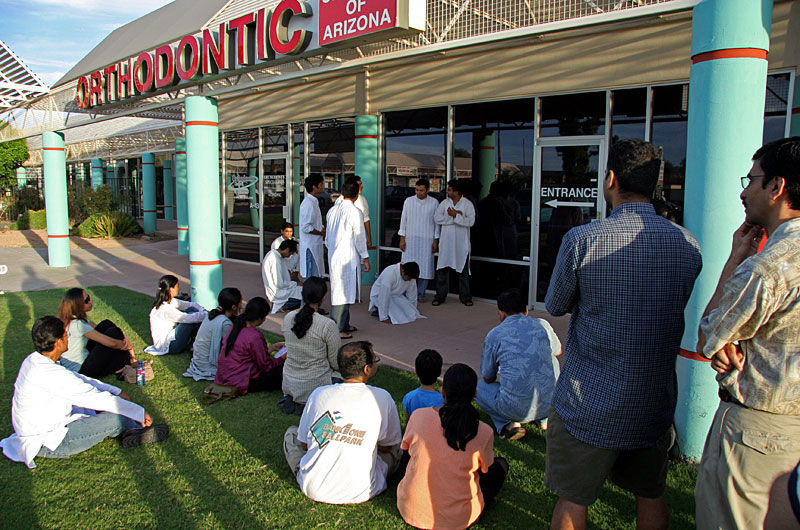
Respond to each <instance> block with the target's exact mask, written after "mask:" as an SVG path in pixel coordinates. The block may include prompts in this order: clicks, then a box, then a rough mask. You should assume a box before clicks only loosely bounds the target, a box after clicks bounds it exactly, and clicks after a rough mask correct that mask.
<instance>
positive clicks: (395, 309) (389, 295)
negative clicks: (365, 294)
mask: <svg viewBox="0 0 800 530" xmlns="http://www.w3.org/2000/svg"><path fill="white" fill-rule="evenodd" d="M418 276H419V266H418V265H417V264H416V263H414V262H413V261H411V262H408V263H402V264H401V263H395V264H394V265H389V266H388V267H386V268H385V269H383V272H382V273H381V274H380V276H378V279H377V280H375V283H374V284H373V285H372V290H370V292H369V310H370V311H371V312H372V315H373V316H377V317H378V319H379V320H380V321H381V322H383V321H387V320H388V321H389V322H391V323H392V324H408V323H409V322H414V321H415V320H417V319H418V318H425V317H424V316H422V315H420V314H419V311H418V310H417V285H416V283H415V282H414V280H415V279H417V277H418Z"/></svg>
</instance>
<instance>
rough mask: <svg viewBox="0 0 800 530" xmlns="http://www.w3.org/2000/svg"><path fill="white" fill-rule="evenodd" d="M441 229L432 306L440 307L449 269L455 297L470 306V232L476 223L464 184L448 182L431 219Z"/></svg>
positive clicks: (459, 181) (444, 295)
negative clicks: (455, 278)
mask: <svg viewBox="0 0 800 530" xmlns="http://www.w3.org/2000/svg"><path fill="white" fill-rule="evenodd" d="M433 220H434V221H436V224H438V225H439V226H440V227H441V234H440V236H439V261H438V263H437V265H436V297H435V298H434V299H433V305H440V304H443V303H444V301H445V299H446V298H447V292H448V291H449V287H450V270H451V269H452V270H454V271H455V272H456V273H457V274H458V298H459V300H461V303H462V304H464V305H466V306H471V305H472V293H471V292H470V288H469V251H470V242H469V229H470V227H471V226H472V225H474V224H475V207H474V206H473V205H472V203H471V202H469V199H465V198H464V183H463V182H462V181H461V180H454V181H451V182H448V183H447V198H446V199H445V200H443V201H442V202H441V204H439V206H438V207H437V208H436V213H435V214H434V216H433Z"/></svg>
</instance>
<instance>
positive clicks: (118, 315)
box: [0, 287, 696, 530]
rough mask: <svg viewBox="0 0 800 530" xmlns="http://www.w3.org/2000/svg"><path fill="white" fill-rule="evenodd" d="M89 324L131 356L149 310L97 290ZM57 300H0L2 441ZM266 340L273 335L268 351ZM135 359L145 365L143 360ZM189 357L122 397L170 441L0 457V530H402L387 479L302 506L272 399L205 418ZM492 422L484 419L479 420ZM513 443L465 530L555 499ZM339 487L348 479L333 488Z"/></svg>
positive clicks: (606, 518)
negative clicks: (36, 336)
mask: <svg viewBox="0 0 800 530" xmlns="http://www.w3.org/2000/svg"><path fill="white" fill-rule="evenodd" d="M87 291H88V292H89V293H90V294H91V295H92V299H93V300H94V310H93V311H92V313H91V315H90V317H91V318H92V320H94V321H95V322H99V321H101V320H103V319H104V318H110V319H111V320H113V321H114V322H116V323H117V324H118V325H119V326H120V327H121V328H122V329H123V331H124V332H125V334H126V335H127V336H128V337H129V338H130V339H131V341H132V342H133V344H134V346H135V348H136V349H137V351H142V349H143V348H144V347H145V346H146V345H147V344H149V343H150V333H149V324H148V318H147V315H148V311H149V309H150V304H151V303H152V299H151V298H150V297H148V296H145V295H142V294H139V293H134V292H132V291H128V290H126V289H121V288H117V287H94V288H89V289H87ZM62 293H63V291H62V290H57V291H55V290H54V291H41V292H29V293H7V294H5V295H2V296H1V297H0V323H2V324H0V344H2V349H1V353H0V366H1V367H2V369H1V370H0V377H1V378H2V382H0V438H3V437H6V436H8V435H10V434H11V433H12V432H13V428H12V426H11V397H12V394H13V391H14V388H13V385H14V380H15V379H16V375H17V370H18V369H19V365H20V363H21V362H22V360H23V359H24V358H25V356H27V355H28V354H29V353H30V352H31V351H32V350H33V344H32V342H31V338H30V328H31V325H32V324H33V322H34V320H35V319H36V318H38V317H41V316H44V315H48V314H55V312H56V309H57V306H58V302H59V300H60V298H61V295H62ZM274 340H277V337H270V342H273V341H274ZM140 357H141V358H147V357H148V356H147V355H146V354H141V356H140ZM188 364H189V355H188V354H179V355H173V356H164V357H157V358H155V359H154V361H153V369H154V371H155V379H154V380H153V381H151V382H150V383H148V385H147V386H146V387H144V388H140V387H137V386H135V385H129V384H126V383H124V382H120V383H117V382H115V380H113V379H112V378H109V379H108V381H109V382H111V383H112V384H116V385H118V386H121V387H122V388H123V390H124V391H125V392H127V393H128V394H130V396H131V397H132V398H133V400H134V401H135V402H137V403H139V404H141V405H142V406H144V407H145V409H146V410H147V411H148V412H150V414H151V415H153V417H154V418H155V419H156V421H160V422H166V423H168V424H169V425H170V428H171V434H170V437H169V439H168V440H167V441H166V442H164V443H161V444H152V445H147V446H144V447H139V448H135V449H128V450H123V449H122V448H121V446H120V445H119V442H118V441H117V440H106V441H104V442H103V443H101V444H100V445H98V446H96V447H94V448H92V449H90V450H89V451H87V452H85V453H83V454H80V455H76V456H74V457H71V458H69V459H66V460H51V459H44V458H37V460H36V463H37V468H36V469H34V470H29V469H27V468H26V467H25V465H24V464H21V463H15V462H11V461H10V460H8V459H6V458H4V457H0V488H1V489H0V491H2V494H0V498H1V499H2V500H0V528H5V529H14V530H16V529H27V528H64V529H72V528H90V529H99V528H159V529H167V528H181V529H192V528H197V529H206V528H244V529H251V528H313V527H339V528H347V529H351V528H379V529H384V528H405V527H406V526H405V524H404V522H403V520H402V519H401V518H400V516H399V514H398V512H397V509H396V507H395V501H396V497H395V491H396V487H397V482H398V481H397V479H394V480H390V482H389V489H388V490H387V491H386V492H384V493H383V494H381V495H379V496H378V497H377V498H375V499H373V500H372V501H370V502H367V503H365V504H361V505H357V506H332V505H325V504H318V503H315V502H313V501H311V500H309V499H307V498H306V497H305V496H304V495H303V494H302V493H301V492H300V490H299V489H298V487H297V484H296V482H295V479H294V476H292V474H291V472H290V471H289V468H288V466H287V464H286V462H285V460H284V457H283V449H282V440H283V433H284V431H285V430H286V428H287V427H288V426H289V425H292V424H297V423H298V420H299V418H298V417H297V416H289V415H285V414H283V413H282V412H280V410H279V409H278V407H277V406H276V403H277V401H278V399H280V395H279V393H278V392H270V393H262V394H253V395H248V396H244V397H241V398H237V399H235V400H232V401H228V402H224V403H216V404H214V405H211V406H208V407H206V406H203V405H202V404H201V402H200V398H201V391H202V389H203V388H204V386H205V383H204V382H195V381H194V380H192V379H188V378H185V377H182V375H181V374H182V373H183V372H184V370H185V369H186V367H187V366H188ZM373 383H374V384H375V385H377V386H380V387H383V388H385V389H387V390H388V391H389V392H391V394H392V395H393V396H394V398H395V400H396V402H397V406H398V408H399V409H400V410H402V407H401V400H402V398H403V395H404V394H405V393H406V392H408V391H410V390H412V389H413V388H415V387H416V386H417V384H418V383H417V381H416V378H415V376H414V375H413V374H409V373H405V372H401V371H398V370H393V369H391V368H387V367H383V368H381V370H380V372H379V373H378V375H377V377H376V378H375V379H374V380H373ZM482 419H483V420H484V421H487V422H489V419H488V417H486V416H485V415H484V416H483V418H482ZM527 428H528V431H529V432H528V434H527V436H525V438H523V439H522V440H519V441H516V442H509V441H504V440H499V439H497V438H495V452H496V454H498V455H500V456H504V457H505V458H507V459H508V461H509V463H510V465H511V468H510V473H509V478H508V480H507V481H506V483H505V485H504V486H503V489H502V491H501V492H500V494H499V495H498V497H497V499H496V500H495V503H494V504H493V505H491V506H490V507H489V508H488V510H487V511H486V513H485V516H484V517H483V518H482V519H481V520H480V522H479V523H478V524H477V525H475V526H474V528H515V529H528V528H547V527H549V521H550V514H551V513H552V509H553V506H554V504H555V501H556V498H555V497H554V496H553V495H552V494H551V493H549V492H548V490H547V489H546V488H545V487H544V484H543V481H544V463H545V439H544V435H543V433H542V432H541V431H539V430H538V429H536V428H534V427H531V426H528V427H527ZM695 478H696V471H695V470H694V468H692V467H690V466H688V465H684V464H679V463H671V465H670V472H669V478H668V489H667V498H668V502H669V505H670V510H671V516H672V527H673V528H694V495H693V489H694V483H695ZM340 480H347V477H346V476H345V477H340ZM589 525H590V528H608V529H619V528H634V527H635V507H634V500H633V497H632V496H631V495H630V494H628V493H626V492H624V491H622V490H620V489H618V488H616V487H613V486H606V487H605V488H604V490H603V493H602V495H601V497H600V500H599V501H598V502H597V503H595V505H594V506H593V507H592V508H590V510H589Z"/></svg>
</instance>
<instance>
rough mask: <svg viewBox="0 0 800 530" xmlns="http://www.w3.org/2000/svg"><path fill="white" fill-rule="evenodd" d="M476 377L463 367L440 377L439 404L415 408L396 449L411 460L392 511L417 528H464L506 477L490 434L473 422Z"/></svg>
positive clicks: (478, 514) (506, 471)
mask: <svg viewBox="0 0 800 530" xmlns="http://www.w3.org/2000/svg"><path fill="white" fill-rule="evenodd" d="M477 386H478V376H477V375H476V374H475V371H474V370H473V369H472V368H470V367H469V366H467V365H465V364H454V365H453V366H451V367H450V369H449V370H447V372H445V374H444V383H443V384H442V394H443V395H444V405H442V406H441V407H435V408H434V407H430V408H422V409H417V410H416V411H415V412H414V414H412V415H411V418H410V419H409V420H408V425H407V427H406V433H405V436H403V442H402V444H401V445H400V447H401V448H402V449H403V450H405V451H408V454H409V456H410V460H409V462H408V467H407V468H406V473H405V476H404V477H403V480H401V481H400V484H399V485H398V486H397V509H398V510H400V515H401V516H402V517H403V520H405V522H406V523H408V524H410V525H411V526H416V527H417V528H466V527H468V526H470V525H471V524H472V523H474V522H475V521H476V520H477V519H478V517H480V515H481V512H483V509H484V507H485V506H486V504H488V503H489V502H491V501H492V499H494V497H495V495H497V492H498V491H500V487H501V486H502V485H503V481H504V480H505V478H506V474H507V473H508V463H507V462H506V460H505V459H504V458H500V457H498V458H495V457H494V449H493V447H492V446H493V442H494V431H493V430H492V428H491V427H489V426H488V425H486V424H485V423H483V422H482V421H479V420H478V411H477V410H475V407H473V406H472V399H473V398H474V397H475V392H476V390H477Z"/></svg>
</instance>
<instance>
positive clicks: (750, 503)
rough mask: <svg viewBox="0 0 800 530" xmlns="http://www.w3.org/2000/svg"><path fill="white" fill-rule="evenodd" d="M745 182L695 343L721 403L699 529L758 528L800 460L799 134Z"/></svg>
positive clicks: (757, 158)
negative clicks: (773, 494) (779, 484)
mask: <svg viewBox="0 0 800 530" xmlns="http://www.w3.org/2000/svg"><path fill="white" fill-rule="evenodd" d="M742 186H743V187H744V191H742V194H741V199H742V203H743V204H744V211H745V222H744V224H742V226H740V227H739V228H738V229H737V230H736V232H734V234H733V248H732V250H731V254H730V257H729V258H728V261H727V262H726V263H725V266H724V267H723V269H722V274H721V276H720V279H719V283H718V285H717V289H716V291H715V292H714V295H713V296H712V297H711V301H710V302H709V303H708V307H707V308H706V311H705V315H704V317H703V319H702V320H701V321H700V333H699V335H700V340H699V342H698V345H697V351H698V352H701V353H702V354H703V355H704V356H706V357H708V358H709V359H711V367H712V368H713V369H714V370H716V371H717V373H718V375H717V381H718V382H719V388H720V389H719V397H720V400H721V401H720V404H719V408H718V409H717V413H716V415H715V416H714V423H713V424H712V426H711V430H710V431H709V433H708V438H707V439H706V445H705V448H704V449H703V458H702V460H701V463H700V470H699V472H698V475H697V486H696V489H695V497H696V500H697V527H698V528H700V529H704V528H761V527H762V526H763V524H764V519H765V517H766V516H767V512H768V511H771V510H770V508H771V507H770V503H769V502H768V501H769V497H770V489H771V488H773V486H774V484H775V483H776V481H777V480H778V478H779V477H780V476H783V475H788V474H789V473H791V471H792V469H793V468H794V467H795V466H796V465H797V461H798V459H800V137H794V138H787V139H783V140H778V141H776V142H772V143H769V144H767V145H765V146H763V147H762V148H761V149H759V150H758V151H756V153H755V155H753V167H752V169H750V173H749V174H748V175H747V176H746V177H742ZM764 233H766V235H767V236H768V237H769V239H768V240H767V243H766V245H765V246H764V248H763V250H762V251H761V252H760V253H756V252H757V248H758V245H759V243H760V242H761V240H762V239H763V235H764ZM736 342H738V346H736V345H735V344H734V343H736ZM793 524H794V523H792V522H791V521H786V522H785V524H782V525H779V527H781V528H793V527H794V526H793Z"/></svg>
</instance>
